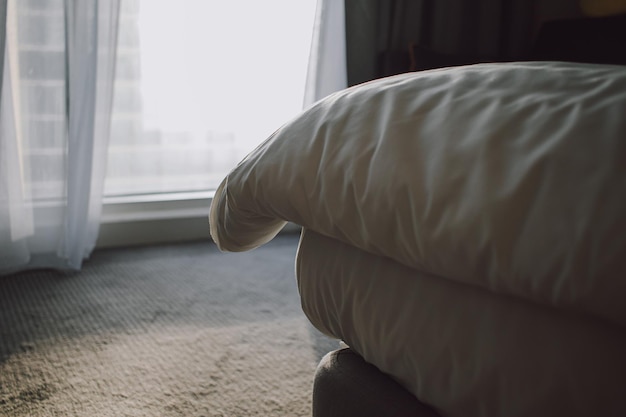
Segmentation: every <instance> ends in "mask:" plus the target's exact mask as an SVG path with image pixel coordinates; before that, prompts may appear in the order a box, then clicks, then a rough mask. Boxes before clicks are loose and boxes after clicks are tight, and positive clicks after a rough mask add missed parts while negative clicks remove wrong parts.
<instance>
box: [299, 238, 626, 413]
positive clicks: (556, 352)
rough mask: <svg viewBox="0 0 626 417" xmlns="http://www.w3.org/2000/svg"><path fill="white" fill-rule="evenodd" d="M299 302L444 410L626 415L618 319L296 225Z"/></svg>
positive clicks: (318, 323) (624, 343) (625, 339)
mask: <svg viewBox="0 0 626 417" xmlns="http://www.w3.org/2000/svg"><path fill="white" fill-rule="evenodd" d="M296 270H297V275H298V288H299V291H300V295H301V300H302V308H303V310H304V312H305V313H306V315H307V316H308V318H309V319H310V321H311V322H312V323H313V324H314V325H315V327H317V328H318V329H319V330H321V331H322V332H324V333H326V334H328V335H330V336H333V337H336V338H340V339H342V340H344V341H345V342H346V343H347V344H348V345H350V347H351V348H352V349H354V350H355V351H356V352H358V353H360V354H361V355H362V356H363V357H364V358H365V359H366V360H367V361H368V362H370V363H372V364H374V365H375V366H377V367H378V368H379V369H381V370H382V371H383V372H386V373H388V374H389V375H391V376H393V377H394V378H395V379H396V380H397V381H398V382H399V383H400V384H401V385H403V386H404V387H406V388H407V389H408V390H409V391H410V392H412V393H413V394H414V395H415V396H416V397H417V398H419V399H420V401H422V402H425V403H427V404H429V405H431V406H433V407H434V408H435V409H436V410H438V411H439V413H440V414H441V415H442V416H446V417H502V416H507V417H541V416H549V417H552V416H570V417H577V416H580V417H586V416H591V415H594V416H600V415H606V416H621V415H626V397H624V395H623V394H624V390H625V389H626V356H625V355H624V352H625V351H626V332H625V331H624V329H623V328H622V327H620V326H617V325H607V324H606V323H604V322H602V321H599V320H595V319H590V318H587V317H581V316H577V315H574V314H569V313H565V312H563V311H559V310H556V309H553V308H549V307H544V306H541V305H539V304H536V303H532V302H525V301H521V300H518V299H515V298H511V297H507V296H499V295H497V294H494V293H492V292H489V291H486V290H483V289H480V288H477V287H475V286H470V285H465V284H460V283H455V282H452V281H450V280H446V279H442V278H440V277H436V276H433V275H430V274H424V273H421V272H419V271H416V270H414V269H411V268H408V267H406V266H403V265H400V264H399V263H397V262H395V261H393V260H391V259H389V258H384V257H380V256H376V255H372V254H369V253H366V252H364V251H362V250H359V249H357V248H355V247H354V246H351V245H347V244H344V243H341V242H339V241H337V240H334V239H331V238H327V237H324V236H322V235H320V234H317V233H314V232H312V231H309V230H304V231H303V234H302V238H301V241H300V247H299V249H298V257H297V269H296Z"/></svg>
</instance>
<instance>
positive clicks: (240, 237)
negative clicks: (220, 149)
mask: <svg viewBox="0 0 626 417" xmlns="http://www.w3.org/2000/svg"><path fill="white" fill-rule="evenodd" d="M625 115H626V67H618V66H602V65H583V64H571V63H555V62H547V63H546V62H542V63H540V62H529V63H507V64H482V65H475V66H467V67H459V68H451V69H440V70H433V71H426V72H421V73H412V74H405V75H400V76H395V77H390V78H387V79H382V80H378V81H373V82H370V83H367V84H364V85H361V86H357V87H353V88H350V89H347V90H343V91H341V92H338V93H335V94H333V95H331V96H330V97H328V98H326V99H324V100H322V101H321V102H319V103H318V104H316V105H315V106H313V107H312V108H311V109H309V110H307V111H306V112H304V113H303V114H302V115H300V116H299V117H297V118H296V119H294V120H292V121H291V122H289V123H287V124H286V125H285V126H283V127H282V128H281V129H279V130H278V131H277V132H276V133H275V134H274V135H273V136H272V137H271V138H270V139H268V140H267V141H266V142H264V143H263V144H261V145H260V146H259V147H258V148H257V149H256V150H254V151H253V152H252V153H251V154H250V155H248V157H247V158H246V159H244V160H243V161H242V162H241V163H240V164H239V165H238V166H237V167H236V168H235V169H234V170H233V171H232V172H231V173H230V174H229V175H228V176H227V178H226V179H225V180H224V182H223V183H222V185H221V186H220V187H219V189H218V190H217V192H216V195H215V198H214V200H213V203H212V207H211V214H210V223H211V234H212V236H213V238H214V240H215V241H216V243H217V244H218V246H219V247H220V248H221V249H222V250H229V251H239V250H248V249H251V248H254V247H256V246H259V245H261V244H263V243H265V242H267V241H268V240H270V239H272V238H273V237H274V235H275V234H276V233H277V232H278V231H279V230H280V228H281V227H282V226H283V225H284V222H285V221H292V222H294V223H297V224H299V225H302V226H305V227H307V228H309V229H311V230H314V231H317V232H319V233H321V234H324V235H326V236H330V237H334V238H336V239H339V240H341V241H343V242H346V243H349V244H352V245H354V246H356V247H358V248H360V249H363V250H365V251H367V252H370V253H373V254H378V255H383V256H387V257H389V258H392V259H394V260H396V261H398V262H400V263H402V264H404V265H407V266H409V267H411V268H414V269H418V270H421V271H424V272H428V273H432V274H435V275H439V276H443V277H446V278H449V279H452V280H455V281H459V282H464V283H468V284H472V285H476V286H480V287H483V288H488V289H489V290H491V291H494V292H498V293H503V294H509V295H513V296H517V297H521V298H525V299H532V300H534V301H536V302H540V303H545V304H550V305H553V306H557V307H563V308H568V309H572V310H576V311H585V312H589V313H593V314H595V315H597V316H599V317H603V318H605V319H608V320H611V321H613V322H617V323H620V324H621V325H626V303H624V302H623V300H624V296H625V295H626V279H624V277H626V198H624V196H625V195H626V140H625V137H626V133H625V132H626V117H625Z"/></svg>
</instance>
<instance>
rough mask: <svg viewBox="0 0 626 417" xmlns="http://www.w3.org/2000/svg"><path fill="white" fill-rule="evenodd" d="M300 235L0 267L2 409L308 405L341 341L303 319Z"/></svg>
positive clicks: (282, 411)
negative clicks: (76, 268) (324, 361)
mask: <svg viewBox="0 0 626 417" xmlns="http://www.w3.org/2000/svg"><path fill="white" fill-rule="evenodd" d="M297 239H298V237H297V235H281V236H279V237H278V238H276V239H275V240H274V241H272V242H271V243H269V244H268V245H266V246H264V247H262V248H259V249H257V250H255V251H252V252H247V253H241V254H223V253H219V252H218V251H217V249H216V248H215V246H214V245H213V244H212V243H208V242H202V243H190V244H181V245H172V246H158V247H150V248H131V249H125V250H122V249H115V250H105V251H97V252H95V253H94V254H93V255H92V257H91V259H90V260H89V261H88V262H86V264H85V265H84V268H83V270H82V271H81V272H79V273H75V274H60V273H56V272H51V271H39V272H30V273H22V274H17V275H12V276H8V277H0V415H2V416H16V417H17V416H20V417H21V416H116V417H120V416H151V417H154V416H207V417H208V416H290V417H292V416H310V415H311V390H312V382H313V372H314V369H315V366H316V365H317V363H318V361H319V359H320V358H321V357H322V356H323V355H324V353H326V352H328V351H329V350H332V349H335V348H336V347H337V346H338V342H337V341H335V340H331V339H328V338H326V337H325V336H323V335H321V334H320V333H319V332H317V331H316V330H315V329H313V327H312V326H311V325H310V324H309V323H308V321H307V320H306V318H305V317H304V314H303V313H302V311H301V309H300V304H299V303H300V301H299V297H298V293H297V286H296V282H295V278H294V258H295V252H296V247H297Z"/></svg>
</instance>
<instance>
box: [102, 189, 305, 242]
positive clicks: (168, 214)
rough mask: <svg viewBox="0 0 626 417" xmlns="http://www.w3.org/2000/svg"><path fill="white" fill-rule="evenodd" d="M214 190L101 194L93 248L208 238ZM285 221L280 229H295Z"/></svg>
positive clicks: (295, 227)
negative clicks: (108, 195)
mask: <svg viewBox="0 0 626 417" xmlns="http://www.w3.org/2000/svg"><path fill="white" fill-rule="evenodd" d="M213 195H214V193H213V192H212V191H211V192H198V193H172V194H155V195H144V196H130V197H108V198H105V200H104V204H103V207H102V217H101V223H100V234H99V236H98V241H97V242H96V248H112V247H124V246H138V245H153V244H166V243H177V242H187V241H193V240H206V241H211V235H210V233H209V218H208V217H209V208H210V207H211V201H212V199H213ZM299 230H300V227H299V226H297V225H295V224H292V223H289V224H287V226H285V228H284V229H283V232H287V233H293V232H298V231H299Z"/></svg>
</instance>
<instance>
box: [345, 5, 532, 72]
mask: <svg viewBox="0 0 626 417" xmlns="http://www.w3.org/2000/svg"><path fill="white" fill-rule="evenodd" d="M345 7H346V49H347V50H346V55H347V63H348V84H349V85H354V84H358V83H361V82H364V81H368V80H371V79H374V78H379V77H383V76H388V75H393V74H397V73H401V72H406V71H410V70H421V69H428V68H435V67H441V66H449V65H461V64H466V63H467V64H469V63H476V62H484V61H511V60H518V59H522V58H524V57H525V56H526V55H527V54H528V51H529V49H530V47H531V45H532V38H533V33H534V31H535V30H536V22H535V16H534V2H533V1H530V0H476V1H471V2H469V1H466V0H345Z"/></svg>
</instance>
